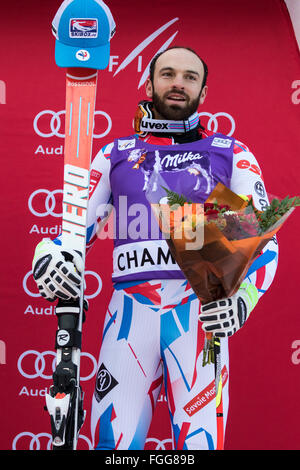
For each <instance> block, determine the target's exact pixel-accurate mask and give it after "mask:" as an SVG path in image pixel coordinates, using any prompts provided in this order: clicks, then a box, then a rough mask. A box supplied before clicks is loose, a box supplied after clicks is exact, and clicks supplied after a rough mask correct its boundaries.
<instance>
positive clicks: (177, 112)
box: [152, 90, 200, 121]
mask: <svg viewBox="0 0 300 470" xmlns="http://www.w3.org/2000/svg"><path fill="white" fill-rule="evenodd" d="M168 93H169V92H168ZM168 93H166V94H165V96H167V94H168ZM183 96H184V97H185V98H186V95H185V94H184V93H183ZM199 101H200V94H199V96H198V98H195V99H194V100H192V101H187V102H186V105H185V107H184V108H182V107H180V106H177V105H176V104H174V105H171V106H170V105H167V104H166V103H165V102H164V100H163V99H161V98H160V97H159V96H158V95H157V93H156V92H155V90H153V95H152V103H153V107H154V109H155V110H156V111H157V112H158V113H159V114H160V115H161V116H162V118H164V119H168V120H171V121H184V120H186V119H188V118H189V117H190V116H191V115H192V114H194V113H195V112H196V111H197V109H198V106H199Z"/></svg>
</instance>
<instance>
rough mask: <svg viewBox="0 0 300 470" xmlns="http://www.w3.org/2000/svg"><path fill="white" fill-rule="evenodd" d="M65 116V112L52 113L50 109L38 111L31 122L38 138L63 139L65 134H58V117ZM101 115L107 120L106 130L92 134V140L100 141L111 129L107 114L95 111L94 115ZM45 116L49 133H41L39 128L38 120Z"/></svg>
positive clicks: (109, 118) (110, 121) (59, 123)
mask: <svg viewBox="0 0 300 470" xmlns="http://www.w3.org/2000/svg"><path fill="white" fill-rule="evenodd" d="M63 114H66V111H65V110H62V111H57V112H55V111H52V110H51V109H45V110H44V111H40V112H39V113H38V114H37V115H36V116H35V118H34V121H33V128H34V130H35V132H36V133H37V134H38V135H39V136H40V137H54V136H56V137H62V138H64V137H65V134H63V133H62V132H59V131H60V130H61V118H60V116H61V115H63ZM99 114H100V115H101V116H104V117H105V119H106V120H107V128H106V130H105V131H104V132H102V134H95V133H94V134H93V137H94V139H100V138H102V137H105V136H106V135H107V134H109V132H110V130H111V127H112V120H111V117H110V116H109V114H107V113H106V112H105V111H95V113H94V115H95V116H96V115H99ZM45 115H50V116H51V119H50V132H42V131H41V130H40V128H39V119H40V118H41V117H42V116H45Z"/></svg>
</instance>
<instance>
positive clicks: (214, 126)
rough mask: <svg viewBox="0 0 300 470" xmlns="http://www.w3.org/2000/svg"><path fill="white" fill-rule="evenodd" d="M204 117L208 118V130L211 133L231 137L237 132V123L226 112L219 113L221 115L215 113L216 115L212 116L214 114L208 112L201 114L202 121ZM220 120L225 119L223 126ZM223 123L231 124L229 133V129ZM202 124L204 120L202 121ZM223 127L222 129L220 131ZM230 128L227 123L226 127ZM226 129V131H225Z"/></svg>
mask: <svg viewBox="0 0 300 470" xmlns="http://www.w3.org/2000/svg"><path fill="white" fill-rule="evenodd" d="M203 116H207V117H208V118H209V119H208V121H207V124H206V128H207V129H208V130H209V131H213V132H218V131H219V132H221V133H223V134H226V135H228V136H231V135H232V134H233V133H234V131H235V121H234V119H233V117H232V116H231V115H230V114H228V113H225V112H219V113H215V114H212V113H208V112H206V111H203V112H202V113H199V117H200V119H201V118H202V117H203ZM220 118H223V119H222V124H221V120H220ZM223 121H229V123H230V129H229V131H228V130H227V129H225V126H224V125H223ZM201 122H202V120H201ZM221 125H222V129H220V127H221ZM227 126H228V124H227V122H226V127H227ZM223 127H224V129H223Z"/></svg>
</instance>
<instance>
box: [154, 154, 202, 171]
mask: <svg viewBox="0 0 300 470" xmlns="http://www.w3.org/2000/svg"><path fill="white" fill-rule="evenodd" d="M202 158H203V155H201V153H193V152H184V153H176V154H175V155H171V154H168V155H165V156H164V157H163V158H162V160H161V165H162V166H163V167H164V168H168V167H174V168H176V167H177V166H178V165H180V164H181V163H185V162H191V161H193V160H201V159H202Z"/></svg>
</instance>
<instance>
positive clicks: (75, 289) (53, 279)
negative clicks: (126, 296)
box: [32, 238, 84, 302]
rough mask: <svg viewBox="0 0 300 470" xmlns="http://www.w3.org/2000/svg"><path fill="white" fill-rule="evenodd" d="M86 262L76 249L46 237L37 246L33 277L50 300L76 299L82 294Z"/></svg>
mask: <svg viewBox="0 0 300 470" xmlns="http://www.w3.org/2000/svg"><path fill="white" fill-rule="evenodd" d="M83 270H84V264H83V260H82V257H81V256H80V254H79V253H77V252H76V251H74V250H66V249H64V247H63V246H62V245H56V244H55V243H54V242H53V241H51V240H50V238H44V239H43V240H42V241H41V242H40V243H39V244H38V245H37V247H36V250H35V253H34V258H33V261H32V271H33V277H34V279H35V281H36V283H37V286H38V289H39V291H40V294H41V295H42V296H43V297H44V298H45V299H47V300H49V301H50V302H53V301H54V300H56V299H58V298H59V299H63V300H75V299H77V298H78V297H79V295H80V285H81V281H82V273H83Z"/></svg>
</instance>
